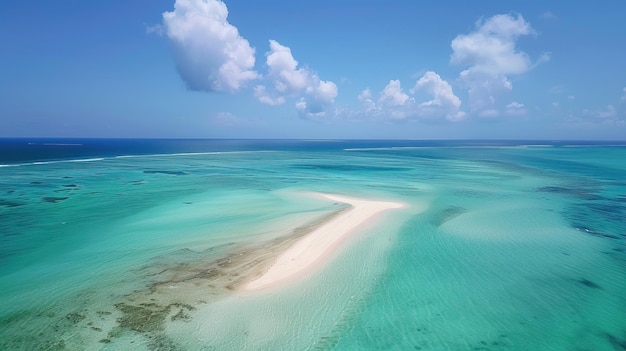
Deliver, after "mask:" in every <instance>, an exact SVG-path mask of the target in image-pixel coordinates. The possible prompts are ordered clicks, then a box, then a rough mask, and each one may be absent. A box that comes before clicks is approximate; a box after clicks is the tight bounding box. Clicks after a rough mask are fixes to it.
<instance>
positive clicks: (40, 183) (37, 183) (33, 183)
mask: <svg viewBox="0 0 626 351" xmlns="http://www.w3.org/2000/svg"><path fill="white" fill-rule="evenodd" d="M30 184H32V185H43V184H44V182H38V181H34V182H30Z"/></svg>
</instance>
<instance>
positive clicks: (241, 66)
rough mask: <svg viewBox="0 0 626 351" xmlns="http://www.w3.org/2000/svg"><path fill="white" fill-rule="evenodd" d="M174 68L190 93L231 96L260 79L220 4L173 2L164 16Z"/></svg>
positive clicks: (202, 0) (191, 0)
mask: <svg viewBox="0 0 626 351" xmlns="http://www.w3.org/2000/svg"><path fill="white" fill-rule="evenodd" d="M163 26H164V30H165V34H167V38H168V39H169V42H170V44H171V47H172V49H173V51H174V59H175V61H176V67H177V69H178V73H179V74H180V76H181V78H182V79H183V80H184V81H185V83H186V85H187V87H188V88H189V89H191V90H200V91H211V92H234V91H237V90H239V89H241V88H242V87H243V86H244V85H246V83H247V82H249V81H252V80H255V79H257V78H259V75H258V73H257V72H255V71H254V61H255V59H254V49H253V48H252V47H250V44H249V43H248V41H247V40H246V39H245V38H243V37H242V36H241V35H240V34H239V31H238V30H237V28H236V27H235V26H233V25H232V24H230V23H229V22H228V9H227V8H226V4H224V3H223V2H222V1H220V0H176V2H175V3H174V11H171V12H164V13H163Z"/></svg>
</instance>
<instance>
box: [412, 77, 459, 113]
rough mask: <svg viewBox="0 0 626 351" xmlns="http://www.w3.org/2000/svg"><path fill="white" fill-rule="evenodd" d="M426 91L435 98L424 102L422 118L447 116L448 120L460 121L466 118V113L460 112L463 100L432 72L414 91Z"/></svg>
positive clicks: (416, 85)
mask: <svg viewBox="0 0 626 351" xmlns="http://www.w3.org/2000/svg"><path fill="white" fill-rule="evenodd" d="M420 90H423V91H426V92H427V93H429V94H430V95H432V96H433V99H432V100H429V101H426V102H422V103H421V104H419V106H418V110H419V111H420V114H421V115H422V116H429V117H436V116H440V115H445V117H446V119H447V120H450V121H459V120H462V119H463V118H465V112H463V111H460V108H461V99H459V98H458V97H457V96H456V95H454V92H453V91H452V86H450V84H449V83H448V82H446V81H445V80H443V79H441V77H440V76H439V75H438V74H437V73H435V72H432V71H428V72H426V73H425V74H424V75H423V76H422V78H420V79H419V80H418V81H417V83H415V88H413V91H420Z"/></svg>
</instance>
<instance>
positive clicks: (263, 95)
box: [254, 85, 285, 106]
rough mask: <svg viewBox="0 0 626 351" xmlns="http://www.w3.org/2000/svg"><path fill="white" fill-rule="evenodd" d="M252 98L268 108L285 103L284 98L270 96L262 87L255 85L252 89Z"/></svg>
mask: <svg viewBox="0 0 626 351" xmlns="http://www.w3.org/2000/svg"><path fill="white" fill-rule="evenodd" d="M254 96H255V97H256V98H257V99H259V101H260V102H261V103H264V104H266V105H270V106H278V105H282V104H284V103H285V97H284V96H272V95H271V93H270V92H268V91H267V88H266V87H264V86H263V85H257V86H255V87H254Z"/></svg>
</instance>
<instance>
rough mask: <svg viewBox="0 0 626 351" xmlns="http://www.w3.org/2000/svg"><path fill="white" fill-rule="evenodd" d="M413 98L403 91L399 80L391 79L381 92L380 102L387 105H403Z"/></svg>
mask: <svg viewBox="0 0 626 351" xmlns="http://www.w3.org/2000/svg"><path fill="white" fill-rule="evenodd" d="M410 102H413V100H412V99H411V98H410V97H409V96H408V95H407V94H405V93H404V91H402V87H401V86H400V81H399V80H390V81H389V83H388V84H387V86H385V88H384V89H383V91H382V92H381V93H380V98H379V99H378V103H380V104H382V105H387V106H402V105H405V104H407V103H410Z"/></svg>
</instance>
